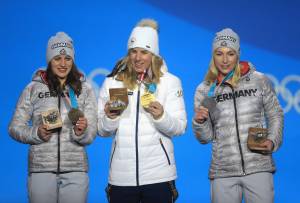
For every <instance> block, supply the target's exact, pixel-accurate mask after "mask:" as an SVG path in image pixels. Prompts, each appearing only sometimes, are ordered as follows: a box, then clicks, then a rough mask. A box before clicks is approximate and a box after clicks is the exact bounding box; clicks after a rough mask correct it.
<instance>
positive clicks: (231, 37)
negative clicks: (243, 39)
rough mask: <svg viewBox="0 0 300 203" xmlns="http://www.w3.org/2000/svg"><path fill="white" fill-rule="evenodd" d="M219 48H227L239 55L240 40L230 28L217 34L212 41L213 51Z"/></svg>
mask: <svg viewBox="0 0 300 203" xmlns="http://www.w3.org/2000/svg"><path fill="white" fill-rule="evenodd" d="M220 47H229V48H232V49H233V50H235V51H236V53H237V54H240V38H239V36H238V35H237V34H236V33H235V32H234V31H233V30H232V29H230V28H225V29H223V30H221V31H220V32H217V33H216V35H215V38H214V41H213V50H212V51H215V50H216V49H218V48H220Z"/></svg>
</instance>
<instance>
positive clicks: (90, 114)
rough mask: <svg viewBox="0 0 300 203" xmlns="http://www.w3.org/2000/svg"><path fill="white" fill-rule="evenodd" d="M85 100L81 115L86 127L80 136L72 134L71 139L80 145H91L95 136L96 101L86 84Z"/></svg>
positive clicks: (88, 85) (91, 90)
mask: <svg viewBox="0 0 300 203" xmlns="http://www.w3.org/2000/svg"><path fill="white" fill-rule="evenodd" d="M84 84H85V85H86V87H85V88H86V98H85V102H84V106H83V113H84V116H85V117H86V119H87V123H88V126H87V128H86V130H85V132H84V133H83V134H82V135H81V136H77V135H75V133H72V138H73V139H74V140H75V141H76V142H78V143H79V144H81V145H88V144H91V143H92V142H93V140H94V138H95V137H96V134H97V100H96V96H95V93H94V90H93V88H92V87H91V85H90V84H88V83H87V82H84Z"/></svg>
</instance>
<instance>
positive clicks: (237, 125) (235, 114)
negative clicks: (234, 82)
mask: <svg viewBox="0 0 300 203" xmlns="http://www.w3.org/2000/svg"><path fill="white" fill-rule="evenodd" d="M226 84H228V83H226ZM228 86H229V87H230V89H231V92H232V98H233V104H234V117H235V128H236V135H237V139H238V144H239V150H240V155H241V162H242V170H243V175H245V174H246V173H245V162H244V157H243V151H242V146H241V140H240V132H239V124H238V119H237V109H236V98H235V94H234V89H233V87H232V86H231V85H230V84H228Z"/></svg>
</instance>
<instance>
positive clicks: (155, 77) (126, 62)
mask: <svg viewBox="0 0 300 203" xmlns="http://www.w3.org/2000/svg"><path fill="white" fill-rule="evenodd" d="M129 52H130V51H129ZM128 54H129V53H128ZM162 65H163V60H162V59H161V58H160V57H158V56H156V55H152V60H151V65H150V67H149V68H148V69H147V74H146V77H145V82H147V83H155V84H158V83H159V82H160V77H161V76H162V75H163V73H162V71H161V67H162ZM116 66H117V67H115V68H116V69H117V70H121V71H119V72H118V73H116V75H117V76H116V79H117V80H120V81H123V83H124V86H125V87H126V88H128V89H131V90H132V89H134V88H135V87H136V85H137V74H136V72H135V70H134V68H133V67H132V64H131V61H130V59H129V56H128V55H127V56H126V57H124V58H122V59H121V60H120V61H119V62H118V63H117V65H116Z"/></svg>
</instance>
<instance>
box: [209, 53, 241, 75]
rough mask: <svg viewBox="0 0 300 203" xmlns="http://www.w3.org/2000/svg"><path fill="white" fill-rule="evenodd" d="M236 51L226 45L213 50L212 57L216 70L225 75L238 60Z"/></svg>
mask: <svg viewBox="0 0 300 203" xmlns="http://www.w3.org/2000/svg"><path fill="white" fill-rule="evenodd" d="M238 58H239V57H238V55H237V53H236V52H235V51H234V50H233V49H231V48H228V47H220V48H218V49H216V50H215V51H214V55H213V59H214V63H215V66H216V68H217V69H218V72H219V73H220V74H221V75H222V76H226V75H227V74H228V73H229V72H230V71H231V70H232V69H233V68H234V67H235V66H236V64H237V62H238Z"/></svg>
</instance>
